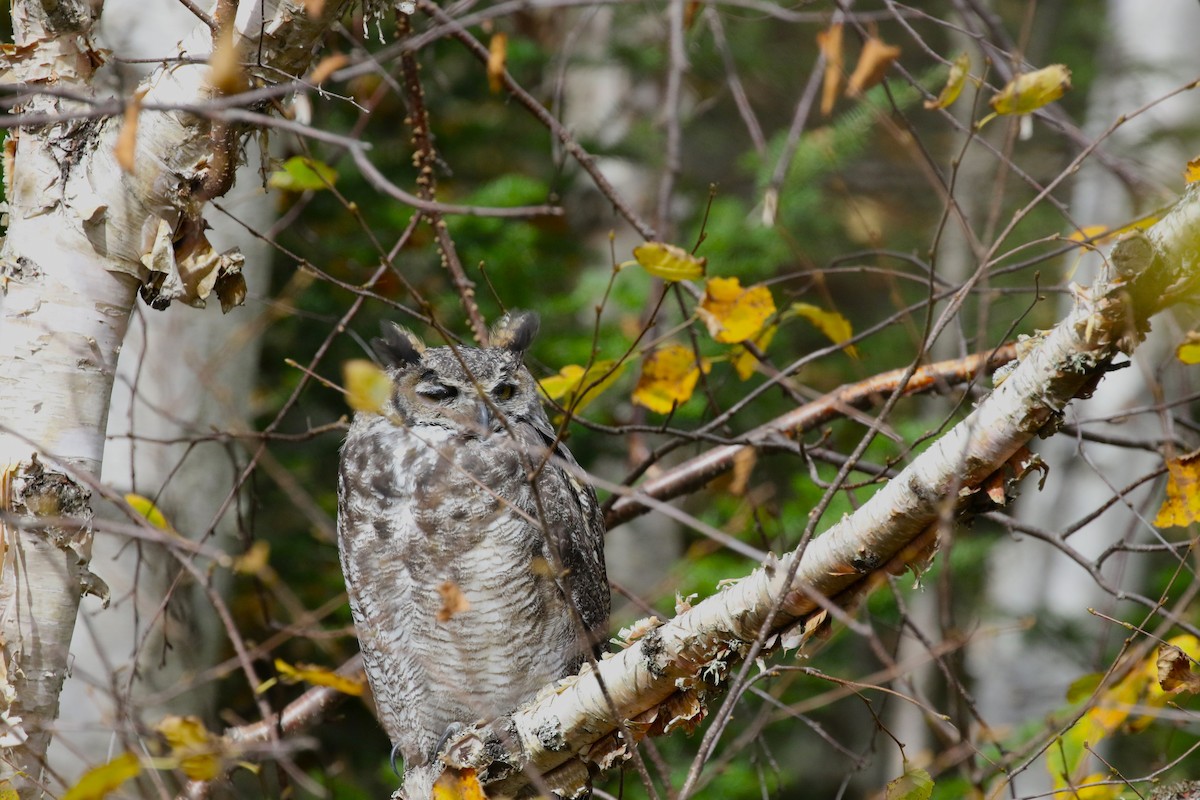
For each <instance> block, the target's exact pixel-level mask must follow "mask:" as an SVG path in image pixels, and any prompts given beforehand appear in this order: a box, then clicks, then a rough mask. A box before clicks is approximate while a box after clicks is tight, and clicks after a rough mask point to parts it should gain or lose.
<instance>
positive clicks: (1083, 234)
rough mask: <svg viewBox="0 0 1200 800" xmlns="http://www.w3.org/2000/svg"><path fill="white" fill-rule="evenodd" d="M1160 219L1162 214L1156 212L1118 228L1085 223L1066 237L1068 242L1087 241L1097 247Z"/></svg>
mask: <svg viewBox="0 0 1200 800" xmlns="http://www.w3.org/2000/svg"><path fill="white" fill-rule="evenodd" d="M1160 219H1162V214H1160V213H1158V212H1154V213H1152V214H1146V215H1145V216H1143V217H1138V218H1137V219H1135V220H1133V221H1132V222H1126V223H1125V224H1124V225H1119V226H1118V227H1116V228H1109V227H1108V226H1107V225H1084V226H1083V228H1081V229H1079V230H1077V231H1074V232H1072V233H1071V234H1070V235H1069V236H1067V237H1066V238H1067V241H1068V242H1080V243H1082V242H1087V243H1088V244H1089V246H1090V247H1096V246H1097V245H1101V244H1105V243H1107V242H1111V241H1113V240H1114V239H1116V238H1117V237H1118V236H1120V235H1121V234H1123V233H1127V232H1129V231H1144V230H1146V228H1149V227H1150V226H1151V225H1153V224H1154V223H1156V222H1158V221H1159V220H1160ZM1082 249H1089V248H1082Z"/></svg>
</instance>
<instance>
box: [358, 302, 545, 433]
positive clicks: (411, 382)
mask: <svg viewBox="0 0 1200 800" xmlns="http://www.w3.org/2000/svg"><path fill="white" fill-rule="evenodd" d="M537 330H538V317H537V314H534V313H533V312H530V311H519V312H511V313H508V314H505V315H504V316H503V317H501V318H500V320H499V321H498V322H497V323H496V324H495V325H494V326H493V327H492V331H491V346H490V347H484V348H479V347H460V346H455V347H453V348H451V347H428V348H427V347H425V345H424V344H423V343H422V342H421V340H420V339H419V338H418V337H417V335H416V334H414V333H413V332H412V331H410V330H408V329H407V328H404V327H401V326H400V325H397V324H395V323H384V324H383V336H382V337H380V338H378V339H373V340H372V341H371V349H372V350H374V351H375V354H376V355H377V356H378V357H379V360H380V361H381V362H382V363H383V366H384V368H385V369H386V370H387V373H388V375H389V377H391V379H392V386H393V388H392V397H391V405H392V406H393V409H394V411H395V412H396V414H397V415H399V416H400V418H401V419H403V420H404V423H405V424H406V425H408V426H410V427H412V426H417V425H436V426H439V427H444V428H450V429H451V430H455V431H457V432H459V433H462V434H464V435H471V436H487V435H489V434H491V433H496V432H499V431H501V430H503V429H504V425H505V423H506V422H509V423H513V422H519V421H522V420H527V419H530V418H533V417H536V416H541V415H544V412H543V411H542V406H541V401H540V400H539V399H538V392H537V384H536V383H535V381H534V380H533V376H532V375H530V374H529V370H527V369H526V368H525V366H524V358H525V351H526V350H528V349H529V345H530V344H531V343H532V342H533V337H534V336H535V335H536V334H537Z"/></svg>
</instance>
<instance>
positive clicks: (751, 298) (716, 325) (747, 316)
mask: <svg viewBox="0 0 1200 800" xmlns="http://www.w3.org/2000/svg"><path fill="white" fill-rule="evenodd" d="M774 313H775V299H774V298H773V297H771V290H770V289H768V288H767V287H765V286H751V287H749V288H746V289H743V288H742V284H741V281H739V280H738V279H737V278H709V279H708V283H707V286H706V288H705V292H704V299H703V300H702V301H701V302H700V307H699V308H698V309H696V314H697V315H698V316H699V317H700V319H702V320H704V324H705V325H707V326H708V332H709V334H710V335H711V336H712V337H713V339H715V340H717V341H718V342H722V343H724V344H736V343H737V342H744V341H746V340H747V339H749V338H751V337H753V336H754V335H755V334H757V333H758V332H759V331H761V330H762V327H763V324H764V323H765V322H766V321H767V319H768V318H769V317H770V316H771V315H772V314H774Z"/></svg>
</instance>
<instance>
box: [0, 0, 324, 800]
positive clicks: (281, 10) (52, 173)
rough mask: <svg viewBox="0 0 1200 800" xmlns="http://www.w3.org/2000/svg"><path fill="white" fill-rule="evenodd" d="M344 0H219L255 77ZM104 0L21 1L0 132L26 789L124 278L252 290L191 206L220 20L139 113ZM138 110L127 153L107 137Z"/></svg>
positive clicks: (224, 146) (59, 641) (40, 739)
mask: <svg viewBox="0 0 1200 800" xmlns="http://www.w3.org/2000/svg"><path fill="white" fill-rule="evenodd" d="M341 5H342V4H338V5H337V7H334V6H333V5H331V6H330V7H329V8H328V9H327V16H325V17H309V16H308V14H307V12H306V10H305V7H304V6H303V5H297V4H293V3H291V2H288V0H275V1H274V2H272V1H268V2H266V3H259V2H243V3H241V4H240V5H238V6H237V7H236V8H235V7H234V6H233V4H231V3H230V4H226V5H225V6H224V7H222V8H219V9H218V17H219V19H220V20H221V23H223V24H224V25H225V26H227V27H226V29H231V30H232V28H236V32H237V33H236V35H235V36H234V39H233V41H234V42H235V43H237V44H238V45H239V46H241V47H243V48H246V47H247V46H248V45H250V44H253V47H254V51H253V52H255V54H256V55H258V54H261V62H260V63H261V64H263V66H264V67H265V68H267V69H266V70H264V71H263V73H262V74H261V75H255V76H252V77H253V79H255V80H258V81H260V82H266V81H268V80H269V81H270V82H277V81H278V80H279V76H280V74H285V75H298V74H302V73H303V72H304V71H305V69H306V68H307V65H308V63H309V61H310V59H311V57H312V53H313V50H314V47H315V45H316V43H317V41H318V37H319V36H320V35H321V34H322V33H323V32H324V30H325V26H326V25H327V24H328V23H327V21H328V20H332V19H336V17H337V15H338V13H339V10H340V7H341ZM100 11H101V6H100V5H99V4H97V5H95V6H93V5H92V4H90V3H84V2H74V1H73V0H67V1H66V2H62V3H58V4H55V5H49V4H39V3H32V2H24V0H17V2H14V6H13V27H14V40H15V46H14V49H13V51H12V53H11V55H9V56H8V58H7V63H6V66H7V69H6V70H5V73H6V74H5V76H4V77H5V80H8V81H11V82H16V83H22V84H24V85H25V86H26V87H27V88H28V89H29V94H28V95H26V99H25V102H24V104H23V106H22V107H21V109H20V114H21V117H20V121H19V124H20V125H21V126H22V127H21V128H19V129H18V130H16V131H14V132H13V133H12V134H11V135H10V138H9V141H8V143H7V147H6V151H5V155H6V159H5V180H6V181H7V184H6V195H7V198H8V203H9V210H8V216H9V220H8V223H9V226H8V236H7V238H6V240H5V242H4V246H3V249H2V250H0V282H2V284H3V286H4V291H5V297H4V301H3V306H2V308H0V408H3V409H5V411H6V416H5V418H4V421H3V423H0V469H3V480H2V484H0V486H2V489H3V502H4V510H5V511H6V512H8V513H9V514H10V515H11V516H9V517H8V518H7V519H6V521H5V529H4V532H3V539H2V541H0V578H2V580H0V656H2V660H0V791H7V790H11V789H13V788H15V790H16V791H17V793H18V795H19V796H20V797H32V796H34V795H36V794H38V793H39V792H40V789H39V785H40V784H41V773H42V768H43V764H44V759H45V754H46V749H47V746H48V744H49V740H50V736H51V732H50V725H51V723H52V722H53V720H54V719H55V717H56V716H57V712H58V700H59V692H60V690H61V688H62V685H63V680H64V678H65V676H66V671H67V666H68V648H69V645H70V641H71V637H72V633H73V630H74V627H75V619H76V615H77V612H78V609H79V602H80V597H81V594H82V593H84V592H92V593H95V594H98V595H100V596H101V597H104V596H105V595H106V588H105V587H104V585H103V583H102V582H101V581H99V580H97V579H96V578H95V577H94V576H93V575H92V573H91V571H90V570H89V562H90V559H91V548H92V540H91V532H90V530H89V527H88V522H89V520H90V518H91V514H92V510H91V487H92V486H93V485H94V484H95V476H96V475H98V474H99V472H100V467H101V461H102V454H103V450H104V433H105V424H106V420H107V415H108V407H109V399H110V394H111V391H112V386H113V378H114V374H115V368H116V360H117V354H118V352H119V350H120V345H121V342H122V340H123V338H124V335H125V332H126V328H127V325H128V321H129V316H130V311H131V309H132V307H133V303H134V299H135V295H136V293H137V291H138V289H139V287H140V288H141V290H142V292H143V296H145V297H146V298H147V299H149V300H150V301H151V302H152V304H153V305H156V306H159V307H161V306H163V305H165V304H167V303H170V302H172V301H181V302H183V303H186V304H189V305H203V304H204V302H205V300H206V299H207V298H208V297H209V296H210V295H211V294H214V293H215V294H217V295H218V297H219V298H220V299H221V301H222V305H223V307H224V306H226V305H232V304H236V303H237V302H240V299H241V296H242V295H243V294H244V291H245V287H244V283H243V280H242V278H241V275H240V270H241V263H242V257H241V255H240V254H238V253H235V252H230V253H225V254H218V253H216V252H215V251H214V250H213V248H212V246H211V245H210V244H209V243H208V241H207V239H206V238H205V235H204V224H203V221H202V219H201V211H202V209H203V206H204V203H205V202H206V201H207V200H208V199H210V198H211V197H214V196H217V195H219V194H220V193H222V192H223V191H224V190H226V189H227V188H228V183H229V180H230V178H231V175H232V169H233V167H234V166H235V164H236V160H237V158H238V153H239V151H240V148H239V147H238V146H237V145H238V143H239V137H238V136H236V135H235V133H236V132H235V129H234V128H233V127H232V126H231V125H228V124H225V122H224V121H221V120H218V121H217V122H216V123H214V121H213V120H212V119H208V118H206V117H204V116H201V115H200V114H197V113H195V112H196V111H199V110H202V108H203V107H204V106H205V104H208V103H209V102H210V101H211V100H212V99H213V98H214V97H216V96H217V94H218V91H217V89H215V88H214V87H213V86H212V85H211V84H210V69H209V66H208V65H207V64H206V63H204V59H206V57H207V56H208V55H209V54H211V53H212V51H213V49H214V46H213V40H214V39H215V38H216V36H215V34H214V31H215V30H216V29H218V27H220V26H219V25H218V24H217V23H216V22H213V21H212V20H208V22H211V23H212V24H211V25H210V24H201V22H200V20H197V23H196V26H195V28H194V30H193V33H192V35H191V37H190V38H189V40H188V42H187V43H186V44H185V47H186V49H187V52H188V53H189V54H191V55H192V56H193V58H195V57H197V56H199V57H200V61H199V62H198V63H197V62H196V61H192V62H189V63H181V64H171V65H168V66H164V67H161V68H159V69H158V70H156V71H155V72H154V73H153V74H152V75H151V76H150V77H149V78H147V79H146V80H145V81H143V82H142V84H141V85H140V86H139V88H138V91H137V93H136V95H135V97H137V98H140V103H141V109H142V110H141V113H140V114H137V115H136V117H135V116H133V115H129V116H128V117H127V118H126V117H125V116H123V115H119V114H116V115H114V114H112V111H116V110H119V108H112V109H111V110H110V109H109V108H106V107H105V106H104V105H103V100H102V98H98V97H96V93H95V91H94V89H93V80H94V78H95V72H96V69H97V66H98V65H99V64H100V63H102V62H103V54H102V53H100V52H98V51H97V50H95V49H93V46H92V45H91V42H92V41H94V38H93V33H94V30H93V29H94V26H95V24H96V21H97V19H98V17H99V14H100ZM235 11H236V15H235V13H234V12H235ZM229 26H232V28H230V27H229ZM247 52H249V51H248V50H247ZM39 92H40V93H39ZM127 100H128V98H127ZM97 102H100V103H101V105H96V103H97ZM100 111H105V112H107V113H106V114H104V115H101V114H100V113H98V112H100ZM133 119H136V126H137V127H136V146H135V149H134V151H133V158H132V164H131V165H128V166H129V169H128V170H125V169H122V167H121V165H120V164H119V163H118V160H117V156H116V146H117V143H118V140H119V139H120V137H121V136H122V132H123V130H124V129H127V128H128V126H130V125H132V124H134V123H133V122H132V120H133ZM130 133H131V132H130V131H129V130H125V135H126V137H128V136H129V135H130ZM39 518H42V520H43V521H39Z"/></svg>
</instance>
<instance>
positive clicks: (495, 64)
mask: <svg viewBox="0 0 1200 800" xmlns="http://www.w3.org/2000/svg"><path fill="white" fill-rule="evenodd" d="M507 61H508V34H507V33H504V32H502V31H497V32H496V33H493V34H492V38H491V41H489V42H488V60H487V78H488V88H489V89H491V90H492V94H499V93H500V90H501V89H503V88H504V65H505V63H506V62H507Z"/></svg>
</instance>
